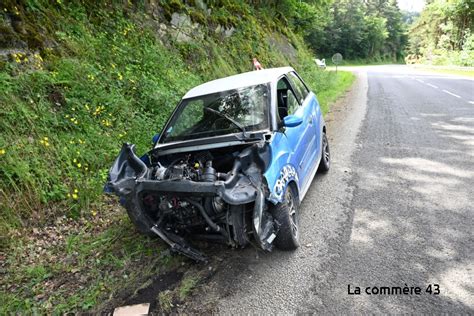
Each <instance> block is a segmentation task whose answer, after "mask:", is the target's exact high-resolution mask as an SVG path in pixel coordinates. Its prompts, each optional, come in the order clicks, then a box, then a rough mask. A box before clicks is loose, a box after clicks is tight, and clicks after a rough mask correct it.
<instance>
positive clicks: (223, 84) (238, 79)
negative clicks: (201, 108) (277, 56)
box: [183, 67, 294, 99]
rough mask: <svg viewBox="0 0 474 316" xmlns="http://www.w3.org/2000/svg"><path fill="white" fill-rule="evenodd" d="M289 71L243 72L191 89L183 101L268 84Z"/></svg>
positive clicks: (290, 69) (286, 69) (285, 68)
mask: <svg viewBox="0 0 474 316" xmlns="http://www.w3.org/2000/svg"><path fill="white" fill-rule="evenodd" d="M290 71H294V69H293V68H292V67H279V68H269V69H263V70H255V71H249V72H244V73H241V74H238V75H234V76H230V77H225V78H222V79H217V80H212V81H209V82H206V83H203V84H202V85H199V86H197V87H194V88H192V89H191V90H189V91H188V93H186V94H185V95H184V97H183V99H189V98H194V97H197V96H201V95H206V94H211V93H216V92H219V91H227V90H232V89H238V88H242V87H248V86H255V85H258V84H265V83H269V82H272V81H274V80H276V79H277V78H278V77H280V76H282V75H284V74H286V73H288V72H290Z"/></svg>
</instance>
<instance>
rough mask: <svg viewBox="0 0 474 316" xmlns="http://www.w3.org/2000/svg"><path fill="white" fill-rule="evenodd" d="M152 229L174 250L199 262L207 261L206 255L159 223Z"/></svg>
mask: <svg viewBox="0 0 474 316" xmlns="http://www.w3.org/2000/svg"><path fill="white" fill-rule="evenodd" d="M151 231H152V232H153V233H155V234H157V235H158V236H159V237H160V238H161V239H162V240H163V241H164V242H166V243H167V244H168V245H169V246H170V247H171V250H172V251H175V252H178V253H180V254H183V255H185V256H187V257H189V258H191V259H193V260H196V261H199V262H205V263H206V262H207V261H208V260H207V258H206V256H204V255H203V254H202V253H200V252H199V251H197V250H196V249H194V248H193V247H191V246H189V245H188V244H187V243H186V241H185V240H184V239H183V238H181V237H179V236H177V235H175V234H172V233H169V232H164V231H163V230H161V229H160V228H159V227H158V226H157V225H154V226H153V227H152V228H151Z"/></svg>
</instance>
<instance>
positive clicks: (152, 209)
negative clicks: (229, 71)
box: [105, 67, 330, 261]
mask: <svg viewBox="0 0 474 316" xmlns="http://www.w3.org/2000/svg"><path fill="white" fill-rule="evenodd" d="M153 143H154V145H153V148H152V149H151V150H150V151H149V152H148V153H147V154H145V155H143V156H141V157H139V156H137V155H136V153H135V149H134V148H135V146H134V145H131V144H127V143H126V144H124V145H123V147H122V150H121V152H120V154H119V156H118V157H117V159H116V161H115V162H114V164H113V166H112V167H111V169H110V172H109V179H108V182H107V184H106V188H105V190H106V192H109V193H114V194H116V195H118V196H119V197H120V202H121V203H122V204H123V205H124V207H125V209H126V210H127V212H128V215H129V217H130V219H131V221H132V222H133V223H134V224H135V226H136V227H137V229H138V230H139V231H140V232H142V233H144V234H151V235H158V236H159V237H160V238H161V239H163V240H164V241H165V242H166V243H167V244H169V245H170V247H171V249H172V250H174V251H176V252H179V253H181V254H184V255H186V256H188V257H190V258H193V259H195V260H197V261H206V256H205V255H204V254H203V253H201V252H200V251H199V250H197V249H196V248H195V246H193V245H192V242H195V241H197V240H211V241H216V242H219V241H220V242H224V243H227V244H229V245H231V246H233V247H244V246H246V245H247V244H249V243H250V242H252V240H253V241H254V242H252V244H254V245H255V244H256V245H257V246H258V247H259V248H261V249H264V250H267V251H270V250H272V248H273V246H276V247H277V248H279V249H283V250H294V249H296V248H298V246H299V236H300V231H299V221H298V218H299V213H298V212H299V205H300V203H301V201H302V200H303V198H304V196H305V194H306V192H307V191H308V188H309V187H310V185H311V182H312V179H313V177H314V175H315V174H316V172H317V171H318V170H319V171H321V172H327V171H328V170H329V166H330V154H329V145H328V139H327V137H326V126H325V123H324V119H323V116H322V113H321V109H320V106H319V103H318V101H317V98H316V96H315V94H314V93H313V92H311V91H310V90H309V89H308V87H307V86H306V84H305V83H304V82H303V80H302V79H301V77H300V76H299V75H298V74H297V73H296V72H295V70H294V69H293V68H291V67H282V68H273V69H265V70H259V71H252V72H247V73H242V74H239V75H235V76H231V77H227V78H223V79H218V80H214V81H210V82H207V83H204V84H202V85H200V86H197V87H195V88H193V89H191V90H190V91H189V92H188V93H186V95H185V96H184V97H183V99H182V100H181V102H180V103H179V104H178V106H177V107H176V109H175V110H174V112H173V114H172V115H171V117H170V118H169V120H168V122H167V123H166V125H165V126H164V129H163V131H162V132H161V133H160V134H159V135H156V136H155V137H154V138H153Z"/></svg>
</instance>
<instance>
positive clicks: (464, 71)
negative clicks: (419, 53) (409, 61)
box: [411, 64, 474, 77]
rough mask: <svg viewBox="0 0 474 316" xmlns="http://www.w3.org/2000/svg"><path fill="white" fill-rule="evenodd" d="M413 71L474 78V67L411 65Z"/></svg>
mask: <svg viewBox="0 0 474 316" xmlns="http://www.w3.org/2000/svg"><path fill="white" fill-rule="evenodd" d="M411 66H412V67H413V68H415V69H419V70H426V71H429V72H436V73H442V74H450V75H459V76H466V77H474V67H457V66H430V65H418V64H415V65H411Z"/></svg>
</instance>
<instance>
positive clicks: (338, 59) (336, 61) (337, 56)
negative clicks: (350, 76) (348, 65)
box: [331, 53, 342, 73]
mask: <svg viewBox="0 0 474 316" xmlns="http://www.w3.org/2000/svg"><path fill="white" fill-rule="evenodd" d="M331 59H332V62H333V63H334V64H335V65H336V73H337V65H339V64H340V63H341V62H342V55H341V54H339V53H335V54H334V55H332V58H331Z"/></svg>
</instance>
